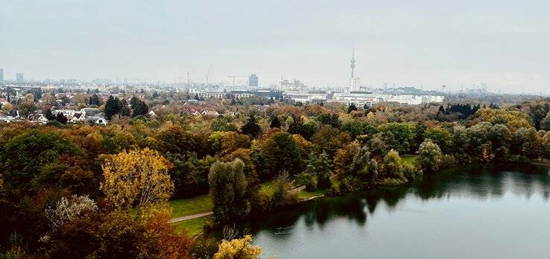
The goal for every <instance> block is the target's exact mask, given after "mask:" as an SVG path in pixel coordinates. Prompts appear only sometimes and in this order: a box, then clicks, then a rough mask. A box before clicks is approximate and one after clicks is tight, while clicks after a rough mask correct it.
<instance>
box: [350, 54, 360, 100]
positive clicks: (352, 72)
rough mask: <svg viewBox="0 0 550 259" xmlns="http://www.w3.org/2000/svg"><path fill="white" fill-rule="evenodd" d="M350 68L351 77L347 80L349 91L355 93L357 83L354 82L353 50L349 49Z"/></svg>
mask: <svg viewBox="0 0 550 259" xmlns="http://www.w3.org/2000/svg"><path fill="white" fill-rule="evenodd" d="M350 68H351V75H350V78H349V89H350V91H357V89H356V84H358V83H359V82H356V81H355V80H356V79H355V48H353V49H351V62H350Z"/></svg>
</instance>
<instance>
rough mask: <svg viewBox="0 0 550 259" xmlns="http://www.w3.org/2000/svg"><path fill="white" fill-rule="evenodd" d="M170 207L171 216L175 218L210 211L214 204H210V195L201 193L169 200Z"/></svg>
mask: <svg viewBox="0 0 550 259" xmlns="http://www.w3.org/2000/svg"><path fill="white" fill-rule="evenodd" d="M170 207H171V208H172V217H174V218H177V217H183V216H188V215H193V214H197V213H202V212H208V211H211V210H212V208H213V207H214V205H212V199H211V198H210V195H209V194H203V195H199V196H195V197H193V198H189V199H179V200H171V201H170Z"/></svg>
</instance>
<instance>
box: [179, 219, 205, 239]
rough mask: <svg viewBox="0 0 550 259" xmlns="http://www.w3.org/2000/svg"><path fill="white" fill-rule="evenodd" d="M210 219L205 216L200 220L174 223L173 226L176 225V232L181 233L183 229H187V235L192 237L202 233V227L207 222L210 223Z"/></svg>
mask: <svg viewBox="0 0 550 259" xmlns="http://www.w3.org/2000/svg"><path fill="white" fill-rule="evenodd" d="M212 219H213V218H212V216H206V217H202V218H196V219H190V220H185V221H180V222H177V223H174V225H176V230H177V231H178V232H179V231H182V230H183V229H187V231H188V233H189V235H191V236H194V235H196V234H199V233H200V232H202V229H203V227H204V225H206V223H208V221H211V220H212Z"/></svg>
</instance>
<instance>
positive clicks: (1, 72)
mask: <svg viewBox="0 0 550 259" xmlns="http://www.w3.org/2000/svg"><path fill="white" fill-rule="evenodd" d="M2 82H4V69H2V68H0V83H2Z"/></svg>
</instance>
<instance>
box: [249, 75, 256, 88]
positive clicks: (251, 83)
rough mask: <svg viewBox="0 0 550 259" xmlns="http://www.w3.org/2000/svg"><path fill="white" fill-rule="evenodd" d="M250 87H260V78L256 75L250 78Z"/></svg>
mask: <svg viewBox="0 0 550 259" xmlns="http://www.w3.org/2000/svg"><path fill="white" fill-rule="evenodd" d="M248 86H253V87H258V76H257V75H256V74H252V75H250V76H249V77H248Z"/></svg>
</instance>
